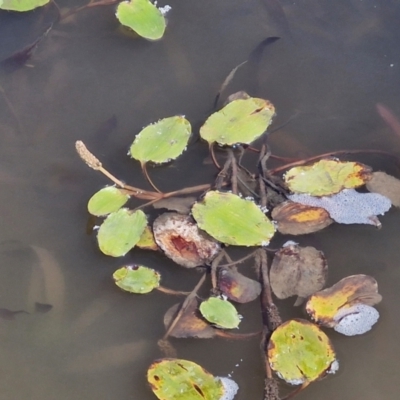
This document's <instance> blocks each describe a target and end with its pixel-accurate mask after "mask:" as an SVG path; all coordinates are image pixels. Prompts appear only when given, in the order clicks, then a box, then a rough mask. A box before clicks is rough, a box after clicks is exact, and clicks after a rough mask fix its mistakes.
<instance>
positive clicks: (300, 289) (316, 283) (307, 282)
mask: <svg viewBox="0 0 400 400" xmlns="http://www.w3.org/2000/svg"><path fill="white" fill-rule="evenodd" d="M327 273H328V265H327V262H326V259H325V256H324V254H323V253H322V252H321V251H318V250H317V249H315V248H314V247H300V246H298V245H296V244H289V245H286V246H284V247H282V248H281V249H280V250H279V251H278V252H277V253H276V254H275V257H274V259H273V261H272V265H271V270H270V282H271V287H272V291H273V292H274V294H275V296H276V297H278V298H279V299H286V298H287V297H290V296H295V295H297V296H299V297H302V298H304V297H308V296H310V295H311V294H313V293H315V292H316V291H318V290H321V289H322V288H323V287H324V285H325V282H326V277H327ZM296 305H298V302H296Z"/></svg>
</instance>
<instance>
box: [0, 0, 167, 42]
mask: <svg viewBox="0 0 400 400" xmlns="http://www.w3.org/2000/svg"><path fill="white" fill-rule="evenodd" d="M49 3H51V0H0V9H2V10H7V11H18V12H27V11H32V10H35V9H36V8H38V7H43V6H45V5H47V4H49ZM93 3H94V4H96V2H92V1H91V2H90V3H89V4H92V5H93ZM114 3H117V1H115V2H112V1H102V0H98V1H97V4H98V5H109V4H114ZM83 8H85V7H83ZM170 9H171V7H170V6H168V5H167V6H164V7H159V8H158V7H157V6H156V2H152V1H150V0H127V1H121V2H120V3H119V4H118V6H117V10H116V13H115V16H116V18H117V19H118V21H119V22H120V24H121V25H122V26H123V27H124V28H126V29H128V30H129V31H131V32H135V33H136V34H137V35H138V36H141V37H143V38H145V39H148V40H158V39H161V38H162V37H163V36H164V33H165V28H166V26H167V23H166V20H165V14H166V13H167V12H168V11H170Z"/></svg>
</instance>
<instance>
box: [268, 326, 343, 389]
mask: <svg viewBox="0 0 400 400" xmlns="http://www.w3.org/2000/svg"><path fill="white" fill-rule="evenodd" d="M268 360H269V363H270V365H271V368H272V369H273V370H274V371H275V372H276V373H277V374H278V375H279V376H280V377H281V378H282V379H284V380H285V381H286V382H288V383H291V384H292V385H301V384H304V383H310V382H312V381H314V380H316V379H318V378H319V377H321V376H323V375H325V374H326V373H333V372H336V370H337V369H338V362H337V361H336V356H335V351H334V349H333V347H332V344H331V342H330V340H329V338H328V336H326V335H325V333H324V332H322V330H321V329H320V328H319V327H318V326H317V325H314V324H312V323H311V322H308V321H305V320H302V319H292V320H289V321H287V322H285V323H283V324H282V325H280V326H279V327H278V328H277V329H276V330H275V331H274V332H273V333H272V335H271V339H270V341H269V344H268Z"/></svg>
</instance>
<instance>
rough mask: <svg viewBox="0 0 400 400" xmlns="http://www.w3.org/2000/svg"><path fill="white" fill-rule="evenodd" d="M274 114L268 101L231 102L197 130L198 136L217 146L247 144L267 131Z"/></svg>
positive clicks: (247, 100)
mask: <svg viewBox="0 0 400 400" xmlns="http://www.w3.org/2000/svg"><path fill="white" fill-rule="evenodd" d="M274 114H275V108H274V106H273V105H272V104H271V103H270V102H269V101H268V100H264V99H258V98H254V97H250V98H248V99H239V100H234V101H232V102H230V103H229V104H227V105H226V106H225V107H224V108H222V109H221V110H220V111H217V112H216V113H214V114H212V115H211V116H210V117H209V118H208V119H207V121H206V122H205V123H204V125H203V126H202V127H201V128H200V136H201V137H202V138H203V139H204V140H206V141H207V142H208V143H214V142H216V143H218V144H220V145H228V146H232V145H234V144H237V143H244V144H249V143H251V142H253V141H254V140H256V139H257V138H258V137H260V136H261V135H262V134H263V133H264V132H265V131H266V130H267V128H268V126H269V125H270V123H271V121H272V117H273V116H274Z"/></svg>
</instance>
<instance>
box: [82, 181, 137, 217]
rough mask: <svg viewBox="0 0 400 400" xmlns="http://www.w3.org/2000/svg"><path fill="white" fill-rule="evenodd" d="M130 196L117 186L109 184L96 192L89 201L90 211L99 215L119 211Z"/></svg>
mask: <svg viewBox="0 0 400 400" xmlns="http://www.w3.org/2000/svg"><path fill="white" fill-rule="evenodd" d="M128 200H129V196H128V195H127V194H126V193H124V192H123V191H122V190H120V189H118V188H116V187H115V186H107V187H105V188H103V189H100V190H99V191H98V192H97V193H95V194H94V195H93V196H92V197H91V198H90V200H89V202H88V211H89V213H90V214H92V215H96V216H98V217H100V216H103V215H107V214H110V213H112V212H114V211H118V210H119V209H120V208H121V207H122V206H123V205H124V204H125V203H126V202H127V201H128Z"/></svg>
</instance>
